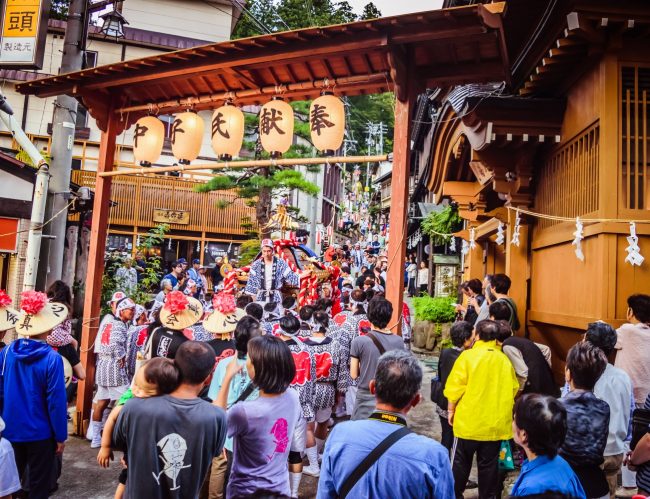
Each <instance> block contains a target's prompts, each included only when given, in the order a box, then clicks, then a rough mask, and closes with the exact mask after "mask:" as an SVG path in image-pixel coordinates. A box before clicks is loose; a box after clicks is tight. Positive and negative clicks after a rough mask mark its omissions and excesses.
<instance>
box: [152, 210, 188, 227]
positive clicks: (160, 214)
mask: <svg viewBox="0 0 650 499" xmlns="http://www.w3.org/2000/svg"><path fill="white" fill-rule="evenodd" d="M153 221H154V222H158V223H164V224H179V225H189V223H190V212H189V211H183V210H163V209H158V208H155V209H154V210H153Z"/></svg>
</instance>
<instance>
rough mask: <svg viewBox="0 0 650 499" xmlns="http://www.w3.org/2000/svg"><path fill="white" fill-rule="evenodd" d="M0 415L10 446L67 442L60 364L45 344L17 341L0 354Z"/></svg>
mask: <svg viewBox="0 0 650 499" xmlns="http://www.w3.org/2000/svg"><path fill="white" fill-rule="evenodd" d="M0 412H1V413H2V419H4V421H5V423H6V425H7V427H6V428H5V431H4V432H2V436H3V437H4V438H6V439H7V440H9V441H10V442H35V441H37V440H46V439H50V438H54V439H55V440H56V441H57V442H65V440H66V439H67V438H68V415H67V404H66V395H65V380H64V377H63V361H62V360H61V357H60V356H59V354H58V353H56V352H55V351H54V350H53V349H52V347H50V346H49V345H48V344H47V343H45V342H44V341H36V340H29V339H18V340H16V341H14V342H13V343H11V344H10V345H9V346H8V347H6V348H4V349H3V350H2V352H0Z"/></svg>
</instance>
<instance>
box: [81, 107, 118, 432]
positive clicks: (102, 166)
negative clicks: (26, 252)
mask: <svg viewBox="0 0 650 499" xmlns="http://www.w3.org/2000/svg"><path fill="white" fill-rule="evenodd" d="M119 129H120V126H119V116H118V115H116V114H114V113H109V115H108V121H107V126H106V131H104V132H102V135H101V140H100V143H99V164H98V167H97V172H98V175H99V174H101V173H103V172H110V171H111V170H112V169H113V165H114V163H115V139H116V137H117V134H118V133H119ZM111 182H112V179H111V178H110V177H108V178H103V177H99V176H98V177H97V183H96V184H95V199H94V202H93V215H92V225H91V229H90V250H89V253H88V274H87V276H86V287H85V290H84V312H83V322H82V326H81V342H80V343H81V349H80V350H81V363H82V365H83V366H84V367H85V368H86V379H85V380H80V381H79V384H78V388H77V419H76V422H77V426H76V433H77V435H84V421H85V420H87V419H89V417H90V406H91V405H92V399H93V386H94V383H95V352H94V344H95V337H96V336H97V333H98V327H99V315H100V313H101V308H102V304H101V296H102V275H103V273H104V250H105V248H106V235H107V231H108V217H109V213H110V196H111Z"/></svg>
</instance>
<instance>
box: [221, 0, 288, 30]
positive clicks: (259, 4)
mask: <svg viewBox="0 0 650 499" xmlns="http://www.w3.org/2000/svg"><path fill="white" fill-rule="evenodd" d="M246 3H247V4H248V6H247V8H246V10H247V11H248V12H242V13H241V16H240V18H239V22H238V23H237V26H236V27H235V30H234V32H233V34H232V38H233V39H236V38H247V37H249V36H256V35H262V34H265V33H267V31H266V29H264V28H268V29H269V30H270V31H283V29H282V23H281V22H280V19H279V17H278V15H277V13H276V10H275V7H274V5H273V0H255V1H253V2H246ZM284 29H286V28H284Z"/></svg>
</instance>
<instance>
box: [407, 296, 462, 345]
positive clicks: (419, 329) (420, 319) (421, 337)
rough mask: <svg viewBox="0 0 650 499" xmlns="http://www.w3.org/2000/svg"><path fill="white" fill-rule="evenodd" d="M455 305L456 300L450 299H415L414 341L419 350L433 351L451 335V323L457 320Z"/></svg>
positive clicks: (426, 297)
mask: <svg viewBox="0 0 650 499" xmlns="http://www.w3.org/2000/svg"><path fill="white" fill-rule="evenodd" d="M454 305H455V300H454V299H453V298H450V297H441V296H439V297H432V296H429V295H424V296H420V297H417V298H414V299H413V308H414V309H415V325H414V327H413V341H414V345H415V346H416V347H417V348H426V349H427V350H433V349H434V348H435V347H436V344H437V343H438V341H439V340H440V339H441V338H442V339H444V337H445V336H448V335H449V328H450V327H451V323H452V322H453V321H454V319H455V318H456V309H455V308H454Z"/></svg>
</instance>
